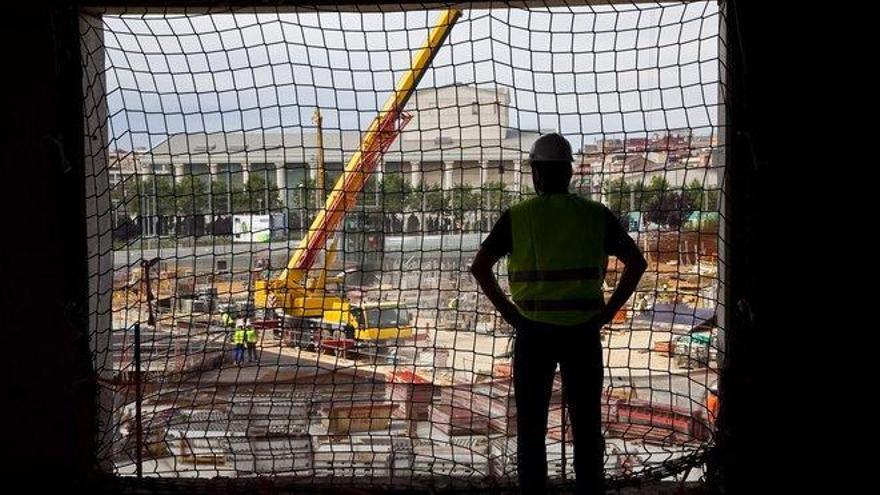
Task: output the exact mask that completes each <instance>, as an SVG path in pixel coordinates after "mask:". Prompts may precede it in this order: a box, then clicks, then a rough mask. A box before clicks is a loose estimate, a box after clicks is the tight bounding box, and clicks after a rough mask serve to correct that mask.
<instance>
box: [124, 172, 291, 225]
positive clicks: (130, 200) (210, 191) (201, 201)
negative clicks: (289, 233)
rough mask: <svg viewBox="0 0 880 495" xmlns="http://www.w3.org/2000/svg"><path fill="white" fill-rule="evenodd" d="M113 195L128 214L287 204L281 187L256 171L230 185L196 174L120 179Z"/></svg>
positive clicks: (263, 209) (255, 209)
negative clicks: (280, 193) (281, 195)
mask: <svg viewBox="0 0 880 495" xmlns="http://www.w3.org/2000/svg"><path fill="white" fill-rule="evenodd" d="M110 197H111V201H112V202H113V205H114V207H115V208H116V211H117V213H118V214H120V215H123V216H128V217H133V216H138V215H141V214H144V215H159V216H174V215H179V216H189V215H207V214H214V215H226V214H229V213H257V214H263V213H268V212H270V211H277V210H280V209H281V208H282V207H283V206H284V203H283V202H282V201H281V197H280V195H279V191H278V188H277V187H275V186H274V185H272V184H271V183H269V182H268V181H266V179H265V177H262V176H260V175H256V174H255V175H251V176H250V177H249V178H248V180H247V182H245V183H244V184H243V185H233V186H232V187H231V188H230V187H229V185H228V183H227V182H225V181H219V180H215V181H208V180H206V179H204V178H201V177H198V176H193V175H187V176H185V177H183V178H182V179H181V180H180V181H177V182H175V181H174V180H173V179H172V178H171V177H170V176H164V175H154V176H149V177H145V178H142V179H141V180H134V179H130V180H126V181H123V182H120V183H118V184H116V185H115V186H114V187H113V188H112V189H111V191H110Z"/></svg>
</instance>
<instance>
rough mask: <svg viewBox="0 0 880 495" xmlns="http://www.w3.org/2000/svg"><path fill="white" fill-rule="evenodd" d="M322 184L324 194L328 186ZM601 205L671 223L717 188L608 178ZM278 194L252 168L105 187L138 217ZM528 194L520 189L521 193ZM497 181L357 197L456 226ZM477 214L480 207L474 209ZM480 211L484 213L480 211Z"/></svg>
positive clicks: (503, 204)
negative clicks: (233, 181) (237, 174)
mask: <svg viewBox="0 0 880 495" xmlns="http://www.w3.org/2000/svg"><path fill="white" fill-rule="evenodd" d="M329 187H331V186H327V188H326V189H325V191H324V193H325V194H327V193H328V192H329ZM603 191H604V196H605V199H606V201H607V203H608V206H609V208H610V209H611V210H612V211H613V212H614V213H615V214H616V215H617V216H618V218H620V219H621V222H623V223H627V222H628V217H629V214H630V213H631V212H641V213H642V215H643V218H644V220H646V221H647V222H650V223H653V224H657V225H660V226H662V227H666V228H673V229H677V228H679V227H681V226H682V224H683V223H685V222H686V221H687V219H688V218H689V217H690V216H691V214H693V213H694V212H696V211H701V212H717V211H719V207H720V205H719V198H720V193H719V191H718V190H717V189H713V190H707V189H705V188H704V187H703V186H702V184H700V183H699V182H698V181H696V180H695V181H693V182H691V183H690V184H689V185H687V186H685V187H683V188H673V187H672V186H671V185H670V184H669V183H668V182H667V181H666V179H665V178H663V177H660V176H658V177H654V178H653V179H652V180H651V181H650V182H649V183H648V184H644V183H632V184H631V183H628V182H626V181H625V180H624V179H622V178H621V179H616V180H612V181H609V182H607V183H605V184H604V187H603ZM281 194H282V192H281V191H279V190H278V188H277V187H276V186H275V185H273V184H272V183H270V182H269V181H267V180H266V178H265V177H264V176H262V175H259V174H252V175H251V176H250V177H249V178H248V180H247V181H246V182H245V183H244V184H242V185H233V186H232V187H231V188H230V187H229V184H228V183H227V182H226V181H218V180H215V181H210V182H209V181H208V180H206V179H205V178H201V177H198V176H191V175H189V176H185V177H183V178H182V179H181V180H180V181H177V182H175V181H174V180H173V179H172V178H171V177H170V176H161V175H157V176H150V177H145V178H142V179H140V180H134V179H130V180H126V181H123V182H120V183H118V184H116V185H115V186H114V187H113V189H112V190H111V198H112V201H113V205H114V207H115V209H116V212H117V215H118V216H119V217H129V218H131V217H136V216H139V215H157V216H192V215H209V214H210V215H227V214H242V213H254V214H265V213H269V212H271V211H278V210H281V209H282V208H283V206H284V202H283V201H282V199H281ZM287 194H289V198H290V201H289V205H288V206H289V209H290V210H291V212H293V213H295V214H300V213H306V215H307V216H312V215H313V214H314V212H315V211H317V208H318V205H319V203H323V200H322V199H321V198H320V193H319V192H318V190H317V186H316V184H315V181H314V180H312V179H309V180H307V181H306V182H304V183H303V184H300V185H299V186H297V187H296V188H295V189H294V190H293V192H292V193H291V192H287ZM530 194H532V191H531V190H530V189H527V188H526V189H524V190H523V192H522V193H521V195H522V196H528V195H530ZM519 196H520V194H518V193H515V192H513V191H510V190H508V189H507V188H506V187H505V186H504V184H503V183H501V182H492V183H487V184H484V185H483V186H482V187H471V186H467V185H459V186H456V187H453V188H451V189H447V190H443V189H441V187H440V186H439V185H437V184H421V185H416V186H413V185H412V184H411V183H410V182H409V181H408V180H406V179H405V178H404V177H403V176H402V175H400V174H388V175H385V176H384V178H383V179H382V180H381V181H378V180H376V178H375V177H374V178H371V179H370V180H369V181H367V183H366V184H365V186H364V190H363V192H362V193H361V194H360V195H359V197H358V203H359V205H360V206H363V207H368V208H370V209H373V210H375V211H378V212H381V213H382V214H384V215H387V216H388V218H389V219H390V220H392V221H394V220H399V219H401V218H402V217H404V216H408V215H410V214H413V213H422V214H426V215H428V216H430V217H438V218H445V219H448V220H450V221H452V223H453V224H454V225H457V226H461V225H462V224H463V223H464V222H465V220H470V221H471V222H480V223H482V222H484V221H486V220H491V219H494V217H496V216H497V212H501V211H503V210H505V209H507V208H508V207H510V205H511V204H513V203H514V201H516V200H517V199H518V197H519ZM481 212H482V213H481ZM486 212H488V215H487V214H486Z"/></svg>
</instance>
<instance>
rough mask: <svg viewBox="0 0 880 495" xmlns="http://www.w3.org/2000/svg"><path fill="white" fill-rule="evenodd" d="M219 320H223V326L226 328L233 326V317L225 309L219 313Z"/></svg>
mask: <svg viewBox="0 0 880 495" xmlns="http://www.w3.org/2000/svg"><path fill="white" fill-rule="evenodd" d="M220 321H222V322H223V326H224V327H226V328H232V327H234V326H235V319H234V318H233V317H232V315H230V314H229V313H228V312H227V311H224V312H222V313H220Z"/></svg>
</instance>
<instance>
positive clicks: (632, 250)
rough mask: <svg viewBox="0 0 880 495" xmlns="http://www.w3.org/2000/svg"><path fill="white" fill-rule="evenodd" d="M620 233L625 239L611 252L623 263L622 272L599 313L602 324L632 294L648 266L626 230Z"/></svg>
mask: <svg viewBox="0 0 880 495" xmlns="http://www.w3.org/2000/svg"><path fill="white" fill-rule="evenodd" d="M622 234H623V235H624V236H626V241H624V242H620V243H619V246H620V247H619V250H618V251H617V252H615V253H613V254H614V255H615V256H616V257H617V259H619V260H620V261H621V262H622V263H623V274H622V275H621V276H620V281H619V282H618V283H617V287H615V288H614V292H613V293H612V294H611V298H610V299H608V302H607V303H606V304H605V311H603V312H602V314H601V315H599V317H600V323H601V324H602V325H605V324H606V323H608V322H610V321H611V320H612V319H613V318H614V315H615V314H616V313H617V312H618V311H620V308H622V307H623V305H624V304H626V301H627V300H629V298H630V297H631V296H632V295H633V292H635V290H636V287H638V285H639V280H641V279H642V275H643V274H644V273H645V270H646V269H647V268H648V262H647V261H645V257H644V256H642V252H641V251H639V248H638V246H636V243H635V242H633V240H632V238H630V237H629V235H628V234H626V232H623V233H622Z"/></svg>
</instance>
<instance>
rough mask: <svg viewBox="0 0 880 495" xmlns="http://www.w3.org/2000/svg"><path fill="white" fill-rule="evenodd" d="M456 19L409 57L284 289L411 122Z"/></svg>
mask: <svg viewBox="0 0 880 495" xmlns="http://www.w3.org/2000/svg"><path fill="white" fill-rule="evenodd" d="M460 16H461V11H460V10H458V9H447V10H445V11H443V13H442V14H441V15H440V18H439V19H438V20H437V24H435V25H434V27H433V28H432V29H431V32H430V33H429V35H428V39H427V40H426V41H425V43H424V44H423V45H422V47H421V49H419V51H418V52H417V53H416V55H415V56H414V57H413V61H412V67H411V68H410V69H409V70H408V71H407V72H406V73H404V74H403V76H402V77H401V78H400V80H399V81H398V82H397V86H396V88H395V90H394V92H393V93H392V94H391V96H389V98H388V100H387V101H386V102H385V106H384V107H383V108H382V110H381V111H380V112H379V114H378V115H377V116H376V118H375V119H373V122H372V123H371V124H370V126H369V127H368V128H367V131H366V133H365V135H364V138H363V140H362V141H361V146H360V148H359V150H358V151H357V152H356V153H355V154H354V155H353V156H352V157H351V159H350V160H349V161H348V164H347V165H346V166H345V170H344V171H343V173H342V175H341V176H340V177H339V179H338V180H337V181H336V184H334V186H333V190H332V191H331V193H330V195H329V196H328V197H327V200H326V203H325V205H324V208H323V209H322V210H321V211H319V212H318V215H317V216H316V217H315V220H314V221H313V222H312V225H311V226H310V227H309V230H308V232H307V233H306V235H305V236H304V237H303V238H302V240H301V241H300V243H299V245H298V246H297V248H296V250H295V251H294V253H293V256H292V257H291V258H290V261H289V262H288V264H287V267H286V268H285V269H284V271H282V272H281V274H279V276H278V277H277V279H276V280H278V281H279V282H282V283H284V284H285V285H287V286H288V287H296V286H299V285H301V283H302V278H303V276H304V275H305V273H306V272H307V271H308V270H309V269H310V268H311V266H312V264H314V262H315V258H316V257H317V255H318V253H319V252H320V250H321V249H322V248H323V247H324V246H325V245H326V243H327V238H328V237H329V235H330V234H331V233H332V232H333V231H335V230H336V228H337V227H338V226H339V224H340V222H341V221H342V218H343V216H344V215H345V212H346V211H348V210H349V209H350V208H351V207H353V206H354V204H355V202H356V201H357V195H358V193H359V192H360V191H361V190H362V189H363V187H364V184H365V183H366V181H367V178H368V177H369V174H371V173H372V172H373V170H375V168H376V164H377V163H378V162H379V160H381V158H382V156H383V155H384V154H385V152H386V151H387V150H388V148H390V147H391V144H392V143H393V142H394V140H395V139H396V138H397V135H398V134H399V133H400V131H401V129H402V128H403V127H404V126H406V124H407V123H408V122H409V120H410V119H411V116H409V115H407V114H404V113H403V109H404V107H405V106H406V104H407V102H408V101H409V99H410V97H411V96H412V94H413V92H414V91H415V89H416V87H417V86H418V84H419V81H421V79H422V76H424V75H425V72H426V71H427V69H428V67H430V65H431V62H432V61H433V59H434V57H435V56H436V55H437V52H438V51H439V50H440V47H441V46H442V45H443V42H444V41H445V40H446V38H447V37H448V36H449V33H450V31H451V30H452V26H453V25H454V24H455V22H456V21H457V20H458V18H459V17H460Z"/></svg>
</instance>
